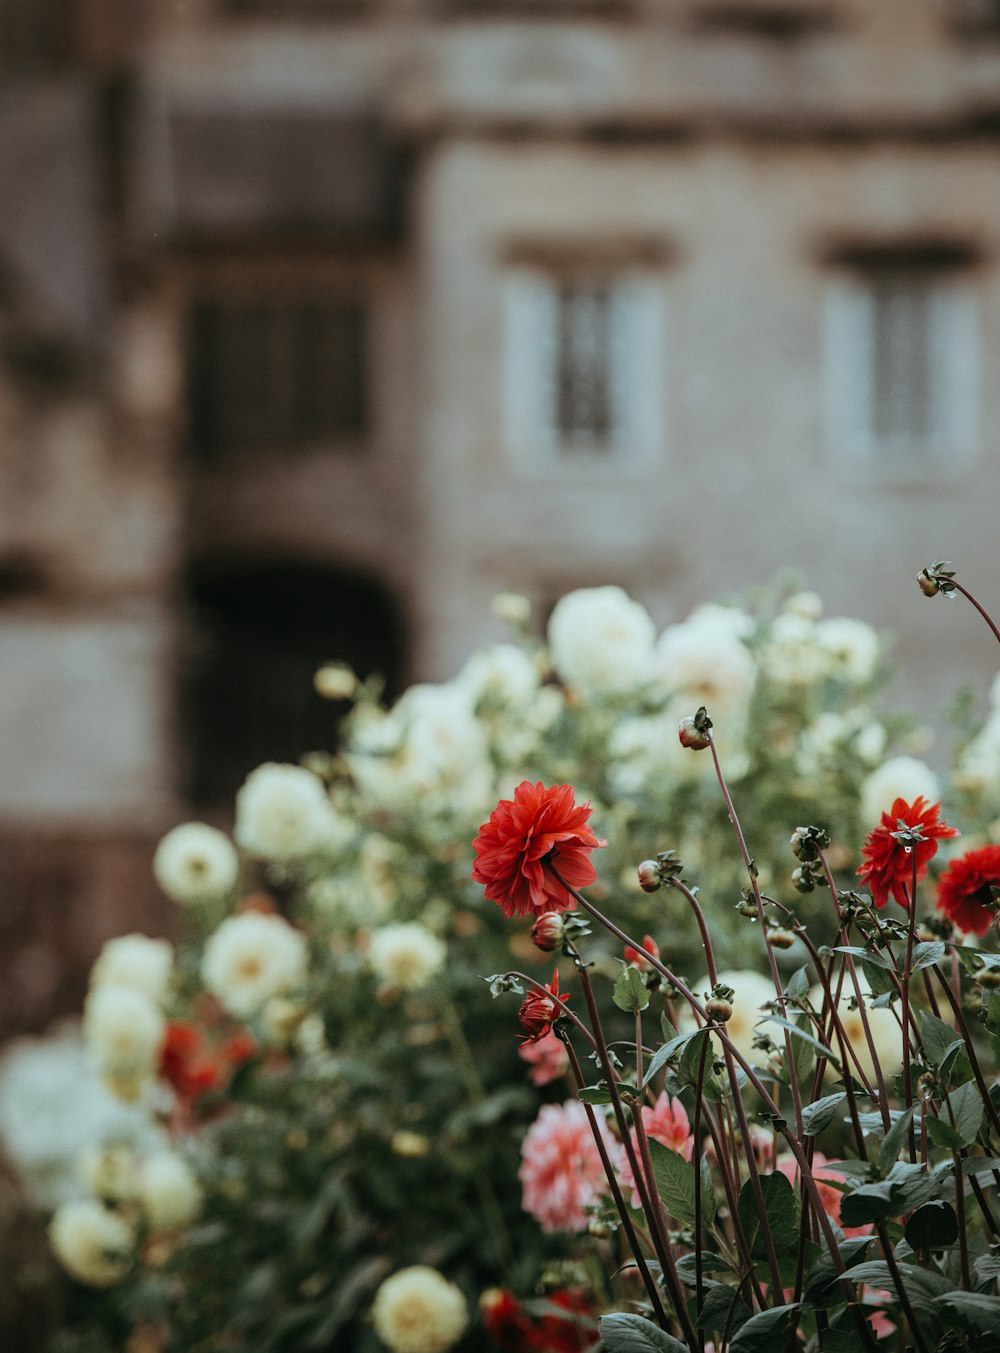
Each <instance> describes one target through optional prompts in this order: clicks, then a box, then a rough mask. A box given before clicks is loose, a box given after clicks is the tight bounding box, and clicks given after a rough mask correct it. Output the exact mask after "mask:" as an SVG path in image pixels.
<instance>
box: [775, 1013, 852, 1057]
mask: <svg viewBox="0 0 1000 1353" xmlns="http://www.w3.org/2000/svg"><path fill="white" fill-rule="evenodd" d="M760 1022H761V1024H780V1025H781V1027H782V1028H783V1029H787V1030H788V1031H789V1033H790V1034H792V1035H793V1036H794V1037H795V1038H800V1039H802V1041H803V1042H804V1043H808V1044H809V1046H810V1047H811V1048H813V1049H814V1050H815V1051H816V1052H818V1053H820V1054H821V1055H822V1056H823V1057H826V1058H828V1059H829V1061H831V1062H832V1063H833V1064H834V1065H835V1066H839V1065H840V1059H839V1058H838V1057H837V1054H836V1053H835V1052H834V1051H833V1049H832V1048H828V1047H827V1046H826V1044H825V1043H821V1042H820V1041H819V1039H818V1038H813V1036H812V1034H810V1033H807V1032H806V1030H805V1029H803V1028H802V1026H801V1024H796V1023H795V1021H794V1020H791V1019H784V1018H783V1017H782V1016H781V1015H765V1016H764V1018H763V1019H762V1020H761V1021H760Z"/></svg>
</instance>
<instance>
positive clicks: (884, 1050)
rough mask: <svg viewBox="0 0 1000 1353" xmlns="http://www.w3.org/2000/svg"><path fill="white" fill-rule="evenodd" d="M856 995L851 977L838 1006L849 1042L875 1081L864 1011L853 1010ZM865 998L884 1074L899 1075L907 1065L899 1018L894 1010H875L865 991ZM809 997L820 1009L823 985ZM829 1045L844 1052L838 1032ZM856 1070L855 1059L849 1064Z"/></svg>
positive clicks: (813, 990) (879, 1062)
mask: <svg viewBox="0 0 1000 1353" xmlns="http://www.w3.org/2000/svg"><path fill="white" fill-rule="evenodd" d="M853 995H854V987H853V984H852V983H851V981H850V979H849V978H848V980H846V981H845V983H844V990H843V993H842V995H841V1000H840V1005H839V1007H838V1010H839V1013H840V1020H841V1023H842V1024H843V1026H844V1033H845V1034H846V1036H847V1041H848V1042H849V1043H850V1045H851V1047H852V1048H853V1049H854V1051H855V1052H856V1053H857V1055H858V1061H859V1063H860V1064H861V1067H862V1069H863V1070H864V1073H865V1075H866V1076H867V1077H868V1079H869V1081H874V1077H875V1067H874V1064H873V1062H872V1055H871V1050H870V1049H869V1047H868V1040H867V1038H866V1037H865V1025H864V1020H863V1019H862V1017H861V1011H860V1010H851V1009H850V1005H851V998H852V996H853ZM862 996H864V997H865V1013H866V1014H867V1016H868V1027H869V1030H870V1031H871V1036H872V1043H873V1044H874V1046H875V1057H876V1059H877V1061H878V1064H879V1066H880V1067H881V1069H882V1075H883V1076H884V1077H886V1078H890V1077H892V1076H895V1074H896V1072H897V1071H899V1069H900V1067H901V1066H902V1065H903V1033H902V1030H901V1029H900V1027H899V1021H898V1020H897V1018H896V1016H895V1015H894V1014H893V1012H892V1011H891V1010H887V1009H879V1010H873V1009H872V1007H871V1004H870V1002H871V1000H872V997H871V996H870V995H868V993H866V992H864V991H862ZM809 1000H810V1002H811V1004H812V1006H813V1009H815V1010H819V1009H820V1007H821V1005H822V1002H823V989H822V987H820V986H818V985H817V986H815V987H813V989H812V991H810V993H809ZM828 1046H829V1047H831V1048H832V1049H833V1051H834V1052H836V1053H837V1055H838V1057H839V1055H840V1046H839V1044H838V1042H837V1038H836V1035H835V1034H834V1035H831V1037H830V1040H829V1044H828ZM849 1069H850V1071H851V1072H852V1073H853V1072H855V1071H856V1070H857V1068H856V1067H855V1065H854V1062H853V1059H852V1060H851V1062H850V1066H849Z"/></svg>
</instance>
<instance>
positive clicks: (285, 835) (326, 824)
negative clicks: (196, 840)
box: [235, 761, 336, 860]
mask: <svg viewBox="0 0 1000 1353" xmlns="http://www.w3.org/2000/svg"><path fill="white" fill-rule="evenodd" d="M235 835H236V840H237V841H238V842H239V844H240V845H241V846H243V847H244V848H245V849H246V850H248V851H249V852H250V853H251V854H252V855H257V856H260V857H261V858H262V859H266V860H294V859H299V858H301V857H302V856H303V855H312V854H314V853H315V852H316V851H319V850H321V849H322V848H323V847H324V846H325V845H326V844H327V843H328V842H329V841H330V839H331V837H333V836H335V835H336V824H335V821H334V817H333V810H332V808H331V806H330V800H329V798H328V797H327V793H326V790H325V789H324V787H323V782H322V781H321V780H319V779H317V777H316V776H315V775H313V773H312V772H311V771H308V770H305V769H303V767H302V766H290V765H278V764H277V763H276V762H274V761H268V762H265V764H264V765H263V766H258V767H257V769H256V770H254V771H251V772H250V774H249V775H248V776H247V778H246V780H245V781H244V783H243V786H242V788H241V789H240V790H239V792H238V793H237V795H236V832H235Z"/></svg>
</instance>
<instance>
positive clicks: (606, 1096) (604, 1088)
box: [576, 1081, 612, 1104]
mask: <svg viewBox="0 0 1000 1353" xmlns="http://www.w3.org/2000/svg"><path fill="white" fill-rule="evenodd" d="M576 1097H577V1099H579V1100H580V1101H581V1103H583V1104H610V1103H611V1102H612V1101H611V1091H610V1090H609V1089H608V1083H607V1081H598V1082H597V1084H596V1085H584V1086H582V1087H581V1088H580V1089H579V1090H577V1092H576Z"/></svg>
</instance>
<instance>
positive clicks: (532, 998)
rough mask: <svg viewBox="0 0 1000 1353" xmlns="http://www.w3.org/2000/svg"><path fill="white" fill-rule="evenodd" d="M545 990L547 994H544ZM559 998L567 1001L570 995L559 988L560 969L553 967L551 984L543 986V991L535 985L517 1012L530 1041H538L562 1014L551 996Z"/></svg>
mask: <svg viewBox="0 0 1000 1353" xmlns="http://www.w3.org/2000/svg"><path fill="white" fill-rule="evenodd" d="M543 992H545V993H547V994H545V995H543V994H542V993H543ZM552 996H558V998H559V999H560V1000H561V1001H563V1002H566V1001H568V1000H569V996H568V994H567V993H566V992H565V991H560V990H559V969H558V968H553V969H552V981H551V983H550V985H549V986H547V987H543V988H542V990H541V991H537V990H535V988H534V987H532V989H531V990H530V991H529V992H528V994H527V996H525V998H524V1000H523V1001H522V1002H521V1008H520V1010H519V1011H518V1012H517V1017H518V1019H519V1020H520V1021H521V1027H522V1028H524V1029H527V1031H528V1040H527V1041H528V1042H529V1043H537V1042H538V1040H539V1039H540V1038H544V1037H545V1035H546V1034H547V1033H548V1032H549V1030H550V1029H551V1028H552V1025H553V1023H554V1022H555V1021H556V1020H557V1019H558V1018H559V1016H560V1015H561V1014H562V1010H561V1009H560V1008H559V1006H558V1005H557V1004H556V1002H555V1001H553V1000H551V999H550V997H552Z"/></svg>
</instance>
